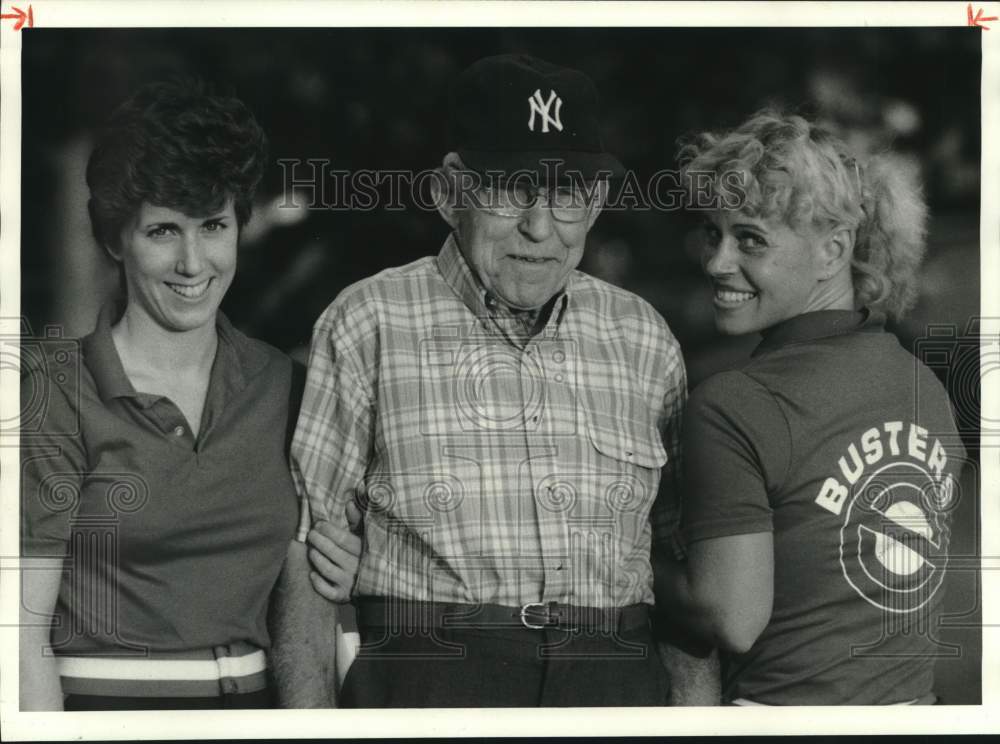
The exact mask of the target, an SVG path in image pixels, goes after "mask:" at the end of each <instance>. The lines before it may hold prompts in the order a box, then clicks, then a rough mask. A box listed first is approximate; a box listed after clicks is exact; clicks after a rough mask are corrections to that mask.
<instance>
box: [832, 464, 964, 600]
mask: <svg viewBox="0 0 1000 744" xmlns="http://www.w3.org/2000/svg"><path fill="white" fill-rule="evenodd" d="M952 485H953V484H952V481H951V480H950V478H948V477H945V478H943V479H941V480H938V479H936V478H934V477H932V476H931V474H930V473H928V472H927V471H926V470H924V469H923V468H922V467H920V466H919V465H916V464H914V463H907V462H896V463H891V464H888V465H885V466H884V467H882V468H879V469H878V470H876V471H875V472H874V473H872V474H871V475H869V476H868V477H867V478H866V479H865V480H863V481H858V483H856V484H855V487H854V495H853V498H851V499H850V501H849V502H848V504H847V507H846V510H845V516H844V525H843V527H841V530H840V566H841V569H842V570H843V573H844V578H845V579H847V583H849V584H850V585H851V586H852V587H853V588H854V590H855V591H856V592H857V593H858V594H859V595H861V597H862V598H863V599H864V600H865V601H867V602H869V603H870V604H872V605H874V606H875V607H878V608H880V609H882V610H886V611H888V612H913V611H914V610H918V609H920V608H921V607H923V606H924V605H925V604H927V603H928V602H929V601H930V600H931V598H932V597H933V596H934V594H935V592H937V590H938V589H939V588H940V587H941V582H942V581H943V580H944V572H945V568H946V565H947V563H948V539H949V530H948V521H947V519H946V517H945V516H944V515H943V514H942V513H941V512H940V511H939V510H940V509H941V508H943V507H944V505H946V504H947V503H948V501H949V500H950V498H951V489H952Z"/></svg>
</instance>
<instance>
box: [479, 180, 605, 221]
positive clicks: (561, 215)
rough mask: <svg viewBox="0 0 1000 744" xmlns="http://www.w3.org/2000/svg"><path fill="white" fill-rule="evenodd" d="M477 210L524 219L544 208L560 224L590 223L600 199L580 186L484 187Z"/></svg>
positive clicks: (592, 191)
mask: <svg viewBox="0 0 1000 744" xmlns="http://www.w3.org/2000/svg"><path fill="white" fill-rule="evenodd" d="M475 194H476V206H477V207H479V208H481V209H483V210H484V211H486V212H489V213H490V214H493V215H496V216H497V217H509V218H520V217H522V216H524V213H525V212H527V211H528V210H529V209H532V208H534V207H535V205H536V204H540V205H541V206H542V207H543V208H545V209H548V210H550V212H551V214H552V219H554V220H557V221H559V222H582V221H583V220H585V219H587V217H588V215H589V214H590V209H591V206H592V204H593V203H594V200H595V198H596V189H594V188H590V189H584V188H580V187H576V186H556V187H552V188H549V187H545V186H527V185H521V184H512V185H510V186H506V187H499V188H497V187H491V186H482V187H480V188H478V189H476V190H475Z"/></svg>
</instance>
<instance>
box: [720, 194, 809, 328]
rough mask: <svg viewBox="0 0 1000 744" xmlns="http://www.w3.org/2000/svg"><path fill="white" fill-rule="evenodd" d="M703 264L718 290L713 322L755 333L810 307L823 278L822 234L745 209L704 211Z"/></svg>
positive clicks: (721, 325)
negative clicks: (749, 214) (758, 215)
mask: <svg viewBox="0 0 1000 744" xmlns="http://www.w3.org/2000/svg"><path fill="white" fill-rule="evenodd" d="M702 230H703V244H702V254H701V255H702V260H701V263H702V268H703V270H704V271H705V274H706V275H707V276H708V278H709V280H710V281H711V282H712V288H713V289H714V290H715V296H714V299H713V304H714V307H715V325H716V327H717V328H718V329H719V331H720V332H722V333H725V334H728V335H738V334H742V333H753V332H759V331H762V330H765V329H767V328H770V327H771V326H773V325H776V324H778V323H780V322H782V321H783V320H787V319H789V318H792V317H795V316H796V315H801V314H802V313H805V312H810V311H812V310H822V309H824V308H823V307H821V306H817V304H822V303H821V302H819V303H818V302H817V296H818V295H819V292H818V291H817V290H818V288H819V284H820V279H821V256H820V251H819V243H820V236H819V235H817V234H816V233H815V232H814V231H813V230H811V229H807V228H806V229H799V230H793V229H792V228H791V227H790V226H789V225H788V224H786V223H785V222H784V221H782V220H778V219H769V220H763V219H760V218H754V217H750V216H748V215H746V214H745V213H742V212H736V211H730V210H718V211H713V212H708V213H706V218H705V222H704V224H703V226H702Z"/></svg>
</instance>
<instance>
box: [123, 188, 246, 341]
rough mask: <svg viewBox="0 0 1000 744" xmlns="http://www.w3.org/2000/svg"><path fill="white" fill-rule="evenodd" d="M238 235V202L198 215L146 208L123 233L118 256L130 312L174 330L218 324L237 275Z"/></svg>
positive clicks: (146, 206)
mask: <svg viewBox="0 0 1000 744" xmlns="http://www.w3.org/2000/svg"><path fill="white" fill-rule="evenodd" d="M238 236H239V230H238V227H237V224H236V214H235V212H234V209H233V202H232V200H229V201H228V202H227V203H226V204H225V206H223V208H222V209H221V210H220V211H219V212H218V213H213V214H210V215H207V216H198V217H192V216H190V215H187V214H184V213H183V212H179V211H177V210H175V209H171V208H169V207H161V206H154V205H151V204H145V203H144V204H142V206H141V207H140V209H139V212H138V214H137V215H136V216H135V219H134V220H133V221H132V222H131V224H129V225H128V226H127V227H126V228H125V229H124V230H123V231H122V237H121V250H120V255H119V256H118V259H119V260H120V261H121V262H122V265H123V267H124V271H125V281H126V285H127V287H128V303H129V311H130V312H132V313H141V314H143V315H145V316H147V317H148V318H149V319H150V320H152V321H153V322H155V323H156V324H157V325H159V326H160V327H162V328H164V329H165V330H168V331H189V330H193V329H195V328H201V327H203V326H205V325H207V324H210V323H212V324H214V323H215V315H216V312H217V311H218V309H219V303H220V302H222V298H223V296H224V295H225V294H226V290H228V289H229V285H230V283H232V281H233V275H234V274H235V273H236V244H237V238H238Z"/></svg>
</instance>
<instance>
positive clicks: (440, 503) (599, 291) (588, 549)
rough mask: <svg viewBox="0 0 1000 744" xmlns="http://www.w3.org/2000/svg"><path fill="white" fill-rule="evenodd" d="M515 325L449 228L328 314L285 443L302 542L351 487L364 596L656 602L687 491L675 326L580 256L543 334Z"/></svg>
mask: <svg viewBox="0 0 1000 744" xmlns="http://www.w3.org/2000/svg"><path fill="white" fill-rule="evenodd" d="M519 328H520V323H518V322H517V321H516V320H515V319H514V318H512V317H511V316H510V315H509V314H505V313H503V312H502V311H501V309H500V306H499V304H498V303H496V302H495V301H494V300H493V299H492V298H491V296H490V295H489V294H488V293H486V292H485V290H484V289H483V287H482V285H481V284H480V283H479V282H478V280H477V278H476V277H475V276H474V275H473V273H472V272H471V271H470V269H469V266H468V265H467V264H466V262H465V259H464V258H463V257H462V254H461V253H460V251H459V249H458V245H457V244H456V242H455V240H454V238H453V237H451V238H449V239H448V241H447V242H446V243H445V245H444V248H443V249H442V250H441V252H440V254H439V255H438V256H437V257H436V258H434V257H427V258H423V259H420V260H418V261H415V262H414V263H411V264H409V265H407V266H403V267H399V268H394V269H389V270H386V271H383V272H381V273H380V274H378V275H376V276H373V277H370V278H368V279H365V280H363V281H361V282H358V283H357V284H354V285H352V286H351V287H348V288H347V289H345V290H344V291H343V292H342V293H341V294H340V295H339V296H338V297H337V299H336V300H335V301H334V302H333V303H332V304H331V305H330V306H329V307H328V308H327V309H326V311H325V312H324V313H323V315H322V316H321V317H320V318H319V320H318V321H317V323H316V325H315V327H314V332H313V339H312V349H311V352H310V358H309V373H308V378H307V382H306V390H305V396H304V399H303V403H302V411H301V414H300V417H299V421H298V428H297V430H296V433H295V438H294V441H293V443H292V473H293V477H294V478H295V481H296V483H297V486H298V488H299V492H300V494H301V495H302V496H303V507H304V508H303V522H302V525H301V526H300V531H299V539H300V540H304V539H305V534H306V532H307V531H308V525H309V512H310V510H311V512H312V515H313V516H314V517H315V518H323V519H333V520H337V521H340V522H341V523H344V521H345V516H344V515H345V507H346V504H347V502H348V500H349V499H351V498H355V499H356V500H357V501H358V503H359V504H360V505H361V506H362V508H363V511H364V512H365V519H364V548H363V551H362V556H361V565H360V569H359V573H358V577H357V582H356V584H355V587H354V593H355V595H364V596H381V597H399V598H404V599H420V600H433V601H438V602H464V603H475V602H493V603H497V604H504V605H523V604H525V603H528V602H538V601H544V602H548V601H558V602H566V603H570V604H576V605H582V606H591V607H621V606H625V605H629V604H633V603H637V602H646V603H649V604H652V603H653V591H652V570H651V568H650V547H651V540H652V539H655V540H657V541H659V540H663V541H667V542H668V543H669V540H670V536H671V533H672V528H673V524H674V514H675V508H676V505H675V495H674V494H675V487H676V476H677V469H678V465H679V461H680V451H679V426H680V414H681V408H682V406H683V403H684V400H685V397H686V378H685V372H684V363H683V360H682V358H681V355H680V349H679V347H678V345H677V342H676V340H675V339H674V338H673V336H672V334H671V333H670V330H669V329H668V328H667V325H666V322H665V321H664V320H663V319H662V318H661V317H660V316H659V315H658V314H657V313H656V311H655V310H653V308H652V307H651V306H650V305H649V304H648V303H646V302H645V301H644V300H642V299H640V298H639V297H637V296H636V295H633V294H631V293H629V292H626V291H624V290H622V289H618V288H616V287H613V286H611V285H609V284H606V283H604V282H601V281H599V280H597V279H595V278H593V277H591V276H588V275H586V274H583V273H581V272H573V274H572V275H571V277H570V280H569V282H568V283H567V289H566V291H565V292H564V293H562V294H561V295H560V296H559V297H558V298H557V300H556V301H555V303H554V306H553V308H552V312H551V314H550V315H549V317H548V320H547V322H546V323H545V326H544V328H543V329H542V330H541V331H540V332H539V333H537V334H536V335H534V336H531V337H526V335H525V334H524V333H523V329H521V330H520V332H517V331H518V329H519ZM661 468H663V475H664V478H663V485H662V488H661V487H660V486H661V478H660V476H661ZM658 489H659V496H657V494H658Z"/></svg>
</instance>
